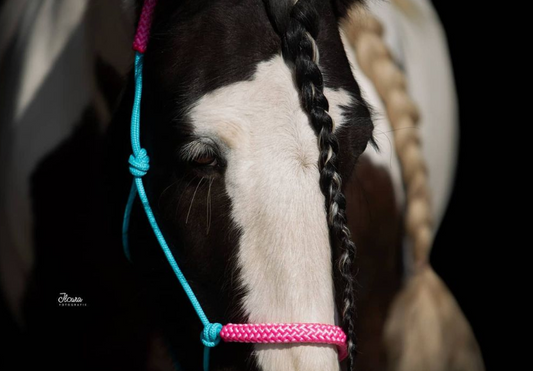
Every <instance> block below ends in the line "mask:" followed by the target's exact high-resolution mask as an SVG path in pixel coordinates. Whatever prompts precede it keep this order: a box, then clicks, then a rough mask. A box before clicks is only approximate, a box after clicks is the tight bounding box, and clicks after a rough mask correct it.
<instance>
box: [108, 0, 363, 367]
mask: <svg viewBox="0 0 533 371" xmlns="http://www.w3.org/2000/svg"><path fill="white" fill-rule="evenodd" d="M348 5H349V4H347V3H344V2H325V1H300V2H297V3H296V4H293V3H292V2H283V1H282V2H271V3H269V2H267V3H266V4H265V3H263V2H258V1H243V2H227V3H226V2H220V3H210V2H205V3H202V2H198V1H195V2H182V3H176V2H164V1H162V2H161V4H158V6H157V7H156V12H155V16H154V21H153V26H152V30H151V35H152V37H151V39H150V42H149V47H148V50H147V52H146V55H145V72H144V91H143V105H142V110H141V112H142V114H141V122H143V123H144V125H143V129H141V130H142V131H143V132H142V137H143V138H145V144H143V146H145V147H146V149H147V151H148V153H150V157H151V168H152V169H151V172H152V171H153V173H154V175H149V177H148V179H147V184H148V187H149V198H150V199H151V200H153V201H152V202H154V203H155V204H156V205H158V206H157V210H158V215H159V222H160V223H161V224H162V225H163V230H164V233H165V237H166V239H167V240H170V242H171V245H172V246H173V252H174V254H175V255H176V256H177V259H178V261H179V262H181V265H182V269H183V270H184V272H185V274H186V276H187V277H189V279H190V280H191V286H192V288H193V290H194V292H195V293H196V294H197V295H198V296H199V297H200V301H201V303H202V305H203V306H204V309H205V310H206V314H207V315H208V317H209V318H211V320H212V321H217V322H221V323H227V322H233V323H235V322H237V323H291V322H310V323H328V324H335V321H336V315H337V313H338V311H337V310H336V306H335V302H336V300H335V299H336V298H337V304H338V308H339V311H341V312H343V314H342V315H341V322H338V323H339V324H341V323H342V318H344V319H345V323H344V325H345V328H346V331H348V334H347V335H348V338H349V342H350V343H349V344H352V342H354V341H355V312H354V308H355V302H354V273H355V271H352V269H353V268H354V266H353V264H352V262H353V259H354V254H355V249H354V246H353V243H352V242H351V241H349V231H348V230H347V225H345V223H346V222H345V208H346V205H345V199H344V196H342V194H341V193H340V186H341V182H342V181H341V179H349V178H350V175H351V173H352V171H353V169H354V167H355V164H356V161H357V159H358V157H359V155H360V154H361V153H362V152H363V151H364V149H365V147H366V146H367V143H368V142H369V141H370V140H371V135H372V121H371V118H370V111H369V109H368V107H367V105H366V104H365V102H364V100H363V99H362V97H361V92H360V89H359V87H358V85H357V83H356V81H355V80H354V78H353V75H352V73H351V69H350V65H349V63H348V59H347V57H346V54H345V51H344V47H343V44H342V41H341V38H340V35H339V30H338V23H339V21H340V20H341V18H342V17H343V16H344V15H345V13H346V9H347V6H348ZM305 42H307V45H306V47H307V50H306V49H305V48H304V47H302V45H304V44H303V43H305ZM318 65H320V68H319V67H318ZM322 81H323V83H322ZM322 84H323V86H322ZM322 92H323V93H324V95H325V97H324V96H323V95H322ZM328 102H329V107H328ZM123 104H124V105H125V107H126V108H125V113H127V112H128V111H129V108H130V107H131V100H129V99H124V100H123ZM328 112H329V113H328ZM330 116H331V117H330ZM120 118H122V120H121V122H122V126H121V127H122V128H123V129H122V130H121V132H127V130H126V131H124V129H125V128H126V127H127V124H128V123H129V115H122V116H120V115H119V119H120ZM116 125H121V123H117V124H116ZM124 125H126V126H124ZM319 142H323V143H322V145H320V143H319ZM321 163H322V164H321ZM325 196H326V197H325ZM136 211H137V212H138V214H139V215H140V216H141V217H143V215H142V211H141V210H140V209H139V208H138V209H137V210H136ZM328 217H329V218H331V221H330V223H328ZM141 224H143V222H142V220H139V221H137V224H136V227H134V228H133V229H137V230H142V225H141ZM328 224H330V225H331V228H332V229H333V230H334V232H332V233H330V230H329V228H328ZM335 232H336V233H337V234H335ZM150 233H151V232H150V231H148V234H146V235H141V236H139V237H136V238H134V239H133V241H132V259H133V261H134V262H136V263H134V264H136V265H137V264H138V265H140V266H146V267H150V266H153V265H154V264H153V262H152V261H151V260H150V259H148V258H146V257H145V256H146V254H147V253H146V251H147V250H152V251H157V245H156V244H154V242H153V241H152V240H153V239H152V237H151V235H150ZM330 235H332V236H330ZM330 237H331V238H330ZM337 238H339V242H337ZM151 241H152V242H151ZM154 241H155V240H154ZM330 241H334V243H333V244H332V243H330ZM337 245H339V246H337ZM340 245H342V246H340ZM344 250H346V251H344ZM150 254H153V253H150ZM156 257H157V255H156ZM337 267H340V268H337ZM339 270H340V271H339ZM334 276H338V277H339V280H338V282H337V286H335V284H334ZM169 284H170V286H171V287H172V286H173V285H174V282H173V281H170V282H169V281H168V280H161V282H159V283H156V284H155V287H154V289H153V290H155V291H157V290H162V289H161V288H162V287H164V289H165V292H167V293H168V287H169ZM176 291H177V290H176ZM346 293H348V294H347V295H346ZM171 298H172V300H169V301H168V303H167V302H160V306H162V307H172V306H173V305H174V306H175V311H172V313H173V314H172V316H171V317H173V318H164V317H162V318H164V319H165V320H164V321H162V322H161V324H160V325H161V327H162V328H163V329H164V332H165V336H166V338H167V339H169V340H168V341H169V342H170V344H171V346H172V347H173V349H175V351H176V357H178V359H179V362H180V363H182V364H184V367H185V369H192V367H193V365H194V364H197V362H198V359H200V355H199V354H198V355H196V356H194V354H195V353H196V352H197V351H199V350H200V348H199V347H198V344H195V343H194V342H191V339H195V338H196V337H197V336H195V335H194V334H198V333H199V330H200V329H201V327H199V324H197V323H196V321H194V317H191V316H189V315H186V314H185V313H187V312H186V311H184V314H183V315H176V313H178V311H183V308H186V307H187V303H186V301H184V300H179V298H180V295H179V294H177V293H176V294H175V295H173V296H171ZM176 298H177V299H176ZM167 321H172V322H174V323H175V325H174V326H175V327H174V328H172V327H169V326H168V325H166V324H167V323H168V322H167ZM172 322H171V323H172ZM189 331H190V334H191V335H186V334H187V333H188V332H189ZM178 337H179V338H178ZM242 348H244V347H239V348H238V347H234V346H232V345H224V346H223V347H221V348H220V349H216V350H215V351H214V353H213V367H214V369H221V368H223V367H234V368H235V369H239V368H240V367H242V366H240V367H237V366H236V365H238V364H240V363H242V362H245V361H246V360H248V361H250V360H252V359H253V361H254V362H252V363H251V364H252V365H253V366H250V367H254V368H257V369H260V370H282V369H285V370H289V369H294V370H304V369H305V370H336V369H338V367H339V364H338V359H337V354H336V351H335V348H334V347H333V346H288V345H255V346H254V353H253V358H250V357H247V356H246V354H243V352H246V351H244V350H243V349H242ZM352 348H353V346H352ZM248 352H249V351H248ZM352 353H353V354H352V355H355V352H354V351H352ZM184 356H185V357H184Z"/></svg>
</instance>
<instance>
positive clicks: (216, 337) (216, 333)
mask: <svg viewBox="0 0 533 371" xmlns="http://www.w3.org/2000/svg"><path fill="white" fill-rule="evenodd" d="M220 331H222V325H221V324H220V323H208V324H207V325H206V326H205V327H204V329H203V330H202V334H201V335H200V339H201V340H202V344H204V345H205V346H206V347H209V348H213V347H215V346H217V345H218V343H220Z"/></svg>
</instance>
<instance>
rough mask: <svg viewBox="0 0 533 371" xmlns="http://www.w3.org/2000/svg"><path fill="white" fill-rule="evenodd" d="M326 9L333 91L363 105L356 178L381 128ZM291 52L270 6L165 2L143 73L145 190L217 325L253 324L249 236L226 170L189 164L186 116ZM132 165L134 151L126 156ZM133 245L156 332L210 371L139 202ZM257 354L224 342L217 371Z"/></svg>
mask: <svg viewBox="0 0 533 371" xmlns="http://www.w3.org/2000/svg"><path fill="white" fill-rule="evenodd" d="M322 6H323V9H321V10H320V12H321V14H322V15H323V19H322V20H321V25H320V26H321V30H320V33H319V37H318V39H317V45H318V48H319V51H320V66H321V68H322V70H323V73H324V77H325V84H326V86H327V87H330V88H333V89H339V88H342V89H345V90H346V91H348V92H349V93H350V94H352V96H353V97H354V100H355V101H356V102H357V104H354V105H353V106H351V107H346V109H345V115H346V117H348V118H350V120H349V123H347V124H345V125H344V127H342V128H341V129H340V130H339V131H338V136H339V142H340V148H341V149H340V154H339V157H340V162H339V166H340V169H339V170H340V173H341V175H342V176H343V177H348V176H349V173H350V172H351V170H352V169H353V166H354V164H355V161H356V159H357V157H358V156H359V155H360V153H362V151H363V150H364V148H365V147H366V143H367V142H368V140H369V138H370V136H371V132H372V124H371V120H370V114H369V111H368V108H367V107H366V105H365V104H364V102H362V99H361V97H360V91H359V87H358V85H357V83H356V82H355V80H354V79H353V76H352V74H351V70H350V66H349V63H348V60H347V58H346V56H345V54H344V49H343V46H342V42H341V40H340V36H339V32H338V29H337V21H338V19H337V18H336V16H335V14H334V11H333V9H332V8H331V5H330V4H329V3H327V2H324V4H323V5H322ZM280 52H281V40H280V38H279V36H278V35H277V34H276V32H275V30H274V28H273V25H272V24H271V22H270V20H269V18H268V16H267V13H266V10H265V7H264V5H263V3H262V2H260V1H252V0H246V1H235V0H231V1H230V0H221V1H217V2H213V1H207V0H203V1H181V2H179V1H171V0H168V1H165V0H161V1H160V2H159V3H158V6H157V7H156V13H155V17H154V23H153V26H152V30H151V39H150V43H149V46H148V50H147V52H146V55H145V64H144V73H143V80H144V87H143V96H142V108H141V146H142V147H144V148H146V149H147V151H148V154H149V156H150V166H151V167H150V171H149V172H148V174H147V175H146V176H145V177H144V183H145V186H146V188H147V193H148V198H149V200H150V204H151V206H152V208H153V209H154V212H155V214H156V218H157V220H158V223H159V225H160V227H161V229H162V231H163V234H164V236H165V239H166V241H167V243H168V244H169V246H170V248H171V250H172V252H173V254H174V257H175V258H176V260H177V262H178V264H179V266H180V268H181V269H182V271H183V273H184V274H185V276H186V277H187V279H188V281H189V283H190V285H191V287H192V289H193V291H194V293H195V294H196V296H197V297H198V300H199V301H200V303H201V304H202V307H203V309H204V311H205V313H206V315H207V316H208V318H209V320H210V321H211V322H220V323H222V324H225V323H228V322H234V323H239V322H246V321H247V319H246V317H245V316H244V315H243V313H241V312H240V311H239V310H240V298H241V297H242V296H243V295H244V293H243V292H242V291H240V290H239V288H238V281H237V280H238V278H239V272H238V269H237V265H236V262H235V261H234V260H235V257H236V253H237V247H238V241H239V235H240V233H241V232H240V231H239V230H238V228H236V226H234V225H233V224H232V222H231V214H230V213H231V207H232V206H231V202H230V199H229V197H228V196H227V194H226V190H225V167H224V166H223V165H224V164H223V161H221V162H220V166H219V167H217V168H214V169H211V168H209V169H206V168H202V167H198V166H196V165H194V164H192V163H191V162H187V161H184V160H183V159H181V157H180V156H179V153H180V150H181V148H182V147H183V146H184V145H186V144H187V143H190V142H191V141H193V140H195V139H196V138H195V137H194V135H193V133H192V126H191V123H190V122H188V118H187V115H186V112H187V110H188V109H189V108H190V107H191V105H193V104H194V103H195V102H196V101H197V100H198V99H199V98H200V97H202V96H203V95H204V94H207V93H209V92H212V91H214V90H216V89H218V88H221V87H224V86H227V85H229V84H232V83H235V82H239V81H244V80H250V79H251V78H252V77H253V75H254V73H255V71H256V67H257V65H258V64H259V63H260V62H263V61H266V60H268V59H270V58H272V57H273V56H274V55H276V54H279V53H280ZM132 88H133V86H132V84H130V87H129V92H128V93H127V94H126V99H124V100H123V104H122V107H121V110H120V112H119V115H118V121H121V124H117V125H118V126H120V127H121V128H122V129H121V130H123V131H124V133H123V134H124V135H122V134H121V135H120V138H121V140H126V137H127V136H126V134H125V132H129V115H130V114H131V107H132V100H131V99H132ZM239 103H242V104H246V102H239ZM272 109H276V107H272ZM126 147H128V146H123V148H126ZM128 154H129V149H127V153H124V154H122V155H121V157H123V158H124V157H125V158H127V155H128ZM317 160H318V159H317ZM123 164H126V161H124V162H123ZM123 166H124V167H125V166H126V165H123ZM317 186H318V185H317ZM123 192H124V194H126V193H127V189H124V190H123ZM193 199H194V201H192V200H193ZM208 210H210V211H208ZM130 240H131V254H132V259H133V261H134V264H135V267H136V268H137V269H138V270H139V271H140V272H141V273H142V274H143V276H144V277H145V280H146V281H147V286H148V287H151V290H150V292H149V295H150V297H151V308H152V311H153V313H152V318H154V324H153V325H154V327H156V328H157V329H158V331H161V332H162V333H163V334H164V336H165V337H166V338H167V340H168V342H169V344H170V346H171V348H173V349H174V353H175V354H176V357H177V359H178V360H179V362H180V363H181V364H182V367H183V368H184V369H185V370H196V369H200V367H201V359H202V351H203V349H202V348H203V347H202V345H201V343H200V342H199V341H198V340H199V334H200V332H201V330H202V325H201V323H200V321H199V320H198V318H197V315H196V314H195V312H194V311H193V308H192V306H191V304H190V303H189V301H188V299H187V298H186V296H185V294H184V293H183V290H182V289H181V287H180V285H179V284H178V282H177V280H176V278H175V277H174V274H173V272H172V270H171V268H170V267H169V265H168V263H167V261H166V259H165V257H164V255H163V254H162V252H161V248H160V247H159V245H158V243H157V241H156V240H155V238H154V236H153V232H152V231H151V229H150V226H149V225H148V223H147V221H146V216H145V215H144V212H143V211H142V208H141V206H140V203H139V202H138V201H137V202H136V204H135V206H134V209H133V212H132V217H131V224H130ZM250 353H251V345H248V344H224V343H221V344H220V345H219V346H217V347H216V348H214V349H213V350H212V351H211V365H212V367H211V369H212V370H222V369H224V370H235V371H237V370H254V369H256V366H255V362H254V361H253V358H251V357H250Z"/></svg>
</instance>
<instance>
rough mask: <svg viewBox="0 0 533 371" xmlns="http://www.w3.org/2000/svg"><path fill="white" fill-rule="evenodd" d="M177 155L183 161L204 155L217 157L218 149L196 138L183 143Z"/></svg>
mask: <svg viewBox="0 0 533 371" xmlns="http://www.w3.org/2000/svg"><path fill="white" fill-rule="evenodd" d="M179 155H180V158H181V159H182V160H183V161H194V160H197V159H199V158H201V157H206V156H217V157H218V151H217V150H216V148H214V147H213V146H212V145H210V144H207V143H205V142H203V141H199V140H198V141H194V142H190V143H187V144H185V145H184V146H183V147H182V148H181V149H180V151H179Z"/></svg>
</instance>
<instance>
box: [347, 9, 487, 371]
mask: <svg viewBox="0 0 533 371" xmlns="http://www.w3.org/2000/svg"><path fill="white" fill-rule="evenodd" d="M353 18H357V20H355V21H354V19H353ZM344 26H345V32H346V34H347V36H348V39H349V40H350V42H351V44H352V45H353V47H354V49H355V50H356V58H357V61H358V64H359V66H360V68H361V70H362V71H363V73H365V75H366V76H367V77H368V78H369V79H370V80H371V81H372V83H373V84H374V86H375V88H376V91H377V92H378V94H379V96H380V98H381V99H382V100H383V102H384V104H385V109H386V112H387V116H388V118H389V121H390V123H391V125H392V127H393V129H394V130H393V133H394V134H393V135H394V144H395V148H396V154H397V156H398V158H399V162H400V166H401V169H402V178H403V183H404V187H405V191H406V194H407V199H406V205H407V207H406V218H405V227H406V231H407V234H408V237H409V239H410V241H411V243H412V247H413V249H412V253H413V261H414V268H413V270H412V272H410V273H411V274H410V276H409V278H408V280H407V282H406V284H405V286H404V287H403V289H402V290H401V292H400V293H399V294H398V296H397V297H396V299H395V301H394V303H393V305H392V307H391V310H390V314H389V317H388V319H387V323H386V325H385V341H386V345H387V352H388V355H389V361H390V369H391V370H395V371H448V370H454V371H455V370H457V371H459V370H460V371H480V370H483V369H484V366H483V361H482V358H481V353H480V351H479V347H478V345H477V342H476V340H475V338H474V335H473V333H472V330H471V328H470V325H469V324H468V322H467V320H466V318H465V317H464V315H463V313H462V312H461V309H460V308H459V306H458V304H457V303H456V301H455V299H454V298H453V296H452V295H451V293H450V292H449V290H448V288H447V287H446V286H445V284H444V283H443V282H442V281H441V280H440V278H439V277H438V276H437V275H436V273H435V272H434V271H433V269H432V267H431V266H430V264H429V253H430V250H431V246H432V243H433V220H432V208H431V198H430V191H429V186H428V168H427V166H426V162H425V160H424V158H423V155H422V151H421V141H420V136H419V133H418V130H417V129H418V128H417V124H418V122H419V118H420V115H419V111H418V108H417V106H416V104H415V103H414V102H413V100H412V99H411V98H410V97H409V94H408V93H407V87H406V79H405V76H404V75H403V73H402V72H401V70H400V69H399V68H398V67H397V66H396V64H395V63H394V61H393V59H392V57H391V53H390V51H389V50H388V48H387V46H386V45H385V43H384V41H383V40H382V36H383V27H382V25H381V24H380V23H379V21H378V20H377V19H376V18H374V17H373V16H371V15H370V14H369V13H368V12H366V11H362V10H361V9H357V11H356V12H353V13H352V22H351V23H348V22H347V23H346V24H345V25H344Z"/></svg>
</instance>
